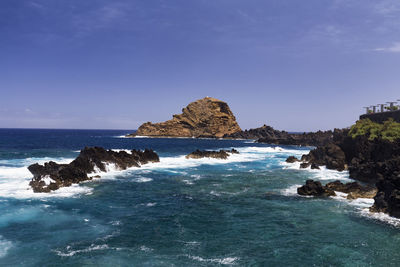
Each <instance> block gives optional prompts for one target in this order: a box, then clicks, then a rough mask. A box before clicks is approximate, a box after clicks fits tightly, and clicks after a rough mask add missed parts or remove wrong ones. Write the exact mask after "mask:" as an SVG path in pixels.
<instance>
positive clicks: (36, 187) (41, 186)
mask: <svg viewBox="0 0 400 267" xmlns="http://www.w3.org/2000/svg"><path fill="white" fill-rule="evenodd" d="M130 152H131V153H127V152H126V151H119V152H116V151H112V150H105V149H104V148H101V147H85V148H84V149H83V150H82V151H81V152H80V154H79V156H78V157H77V158H76V159H75V160H73V161H72V162H71V163H69V164H58V163H56V162H53V161H50V162H46V163H45V164H44V165H39V164H37V163H36V164H32V165H30V166H29V167H28V169H29V171H30V172H31V173H32V174H33V179H32V180H31V182H30V183H29V185H30V186H31V187H32V189H33V191H34V192H36V193H38V192H50V191H53V190H57V189H59V188H60V187H65V186H70V185H72V184H77V183H80V182H82V181H86V180H90V179H92V178H93V177H94V176H95V175H96V174H95V173H96V172H98V171H102V172H107V164H113V165H114V166H115V168H117V169H119V170H125V169H127V168H130V167H140V165H143V164H146V163H148V162H158V161H159V157H158V155H157V154H156V153H155V152H154V151H153V150H148V149H146V150H144V151H140V150H132V151H130ZM90 174H93V176H90Z"/></svg>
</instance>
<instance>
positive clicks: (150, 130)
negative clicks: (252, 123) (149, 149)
mask: <svg viewBox="0 0 400 267" xmlns="http://www.w3.org/2000/svg"><path fill="white" fill-rule="evenodd" d="M240 131H241V129H240V127H239V125H238V123H237V122H236V118H235V116H234V115H233V113H232V111H231V110H230V108H229V106H228V104H227V103H225V102H223V101H221V100H218V99H215V98H211V97H206V98H203V99H200V100H197V101H195V102H192V103H190V104H189V105H188V106H187V107H186V108H184V109H182V114H179V115H173V118H172V120H168V121H165V122H161V123H151V122H146V123H144V124H142V125H141V126H140V127H139V129H138V130H137V132H136V133H135V135H139V136H153V137H163V136H164V137H208V138H221V137H223V136H224V135H230V134H234V133H236V132H240ZM131 136H134V135H128V137H131Z"/></svg>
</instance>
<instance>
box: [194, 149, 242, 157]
mask: <svg viewBox="0 0 400 267" xmlns="http://www.w3.org/2000/svg"><path fill="white" fill-rule="evenodd" d="M230 154H239V151H237V150H236V149H232V150H220V151H200V150H198V149H197V150H196V151H194V152H192V153H190V154H189V155H187V156H186V158H187V159H200V158H216V159H227V158H228V157H229V155H230Z"/></svg>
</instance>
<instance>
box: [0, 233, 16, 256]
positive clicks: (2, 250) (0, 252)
mask: <svg viewBox="0 0 400 267" xmlns="http://www.w3.org/2000/svg"><path fill="white" fill-rule="evenodd" d="M12 246H13V243H12V242H11V241H8V240H5V239H4V238H3V237H2V236H1V235H0V258H3V257H4V256H6V255H7V252H8V250H9V249H10V248H12Z"/></svg>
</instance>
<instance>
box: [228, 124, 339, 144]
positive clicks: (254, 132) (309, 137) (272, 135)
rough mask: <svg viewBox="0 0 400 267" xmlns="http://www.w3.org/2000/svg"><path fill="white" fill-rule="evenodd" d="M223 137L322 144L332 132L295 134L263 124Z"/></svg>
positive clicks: (276, 142) (327, 141) (278, 142)
mask: <svg viewBox="0 0 400 267" xmlns="http://www.w3.org/2000/svg"><path fill="white" fill-rule="evenodd" d="M224 137H225V138H234V139H256V140H257V142H259V143H268V144H277V145H299V146H322V145H326V144H328V143H330V142H332V138H333V132H332V131H325V132H323V131H318V132H311V133H301V134H300V133H299V134H295V133H288V132H286V131H279V130H275V129H274V128H272V127H271V126H267V125H264V126H262V127H260V128H256V129H250V130H244V131H241V132H237V133H234V134H231V135H226V136H224Z"/></svg>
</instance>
